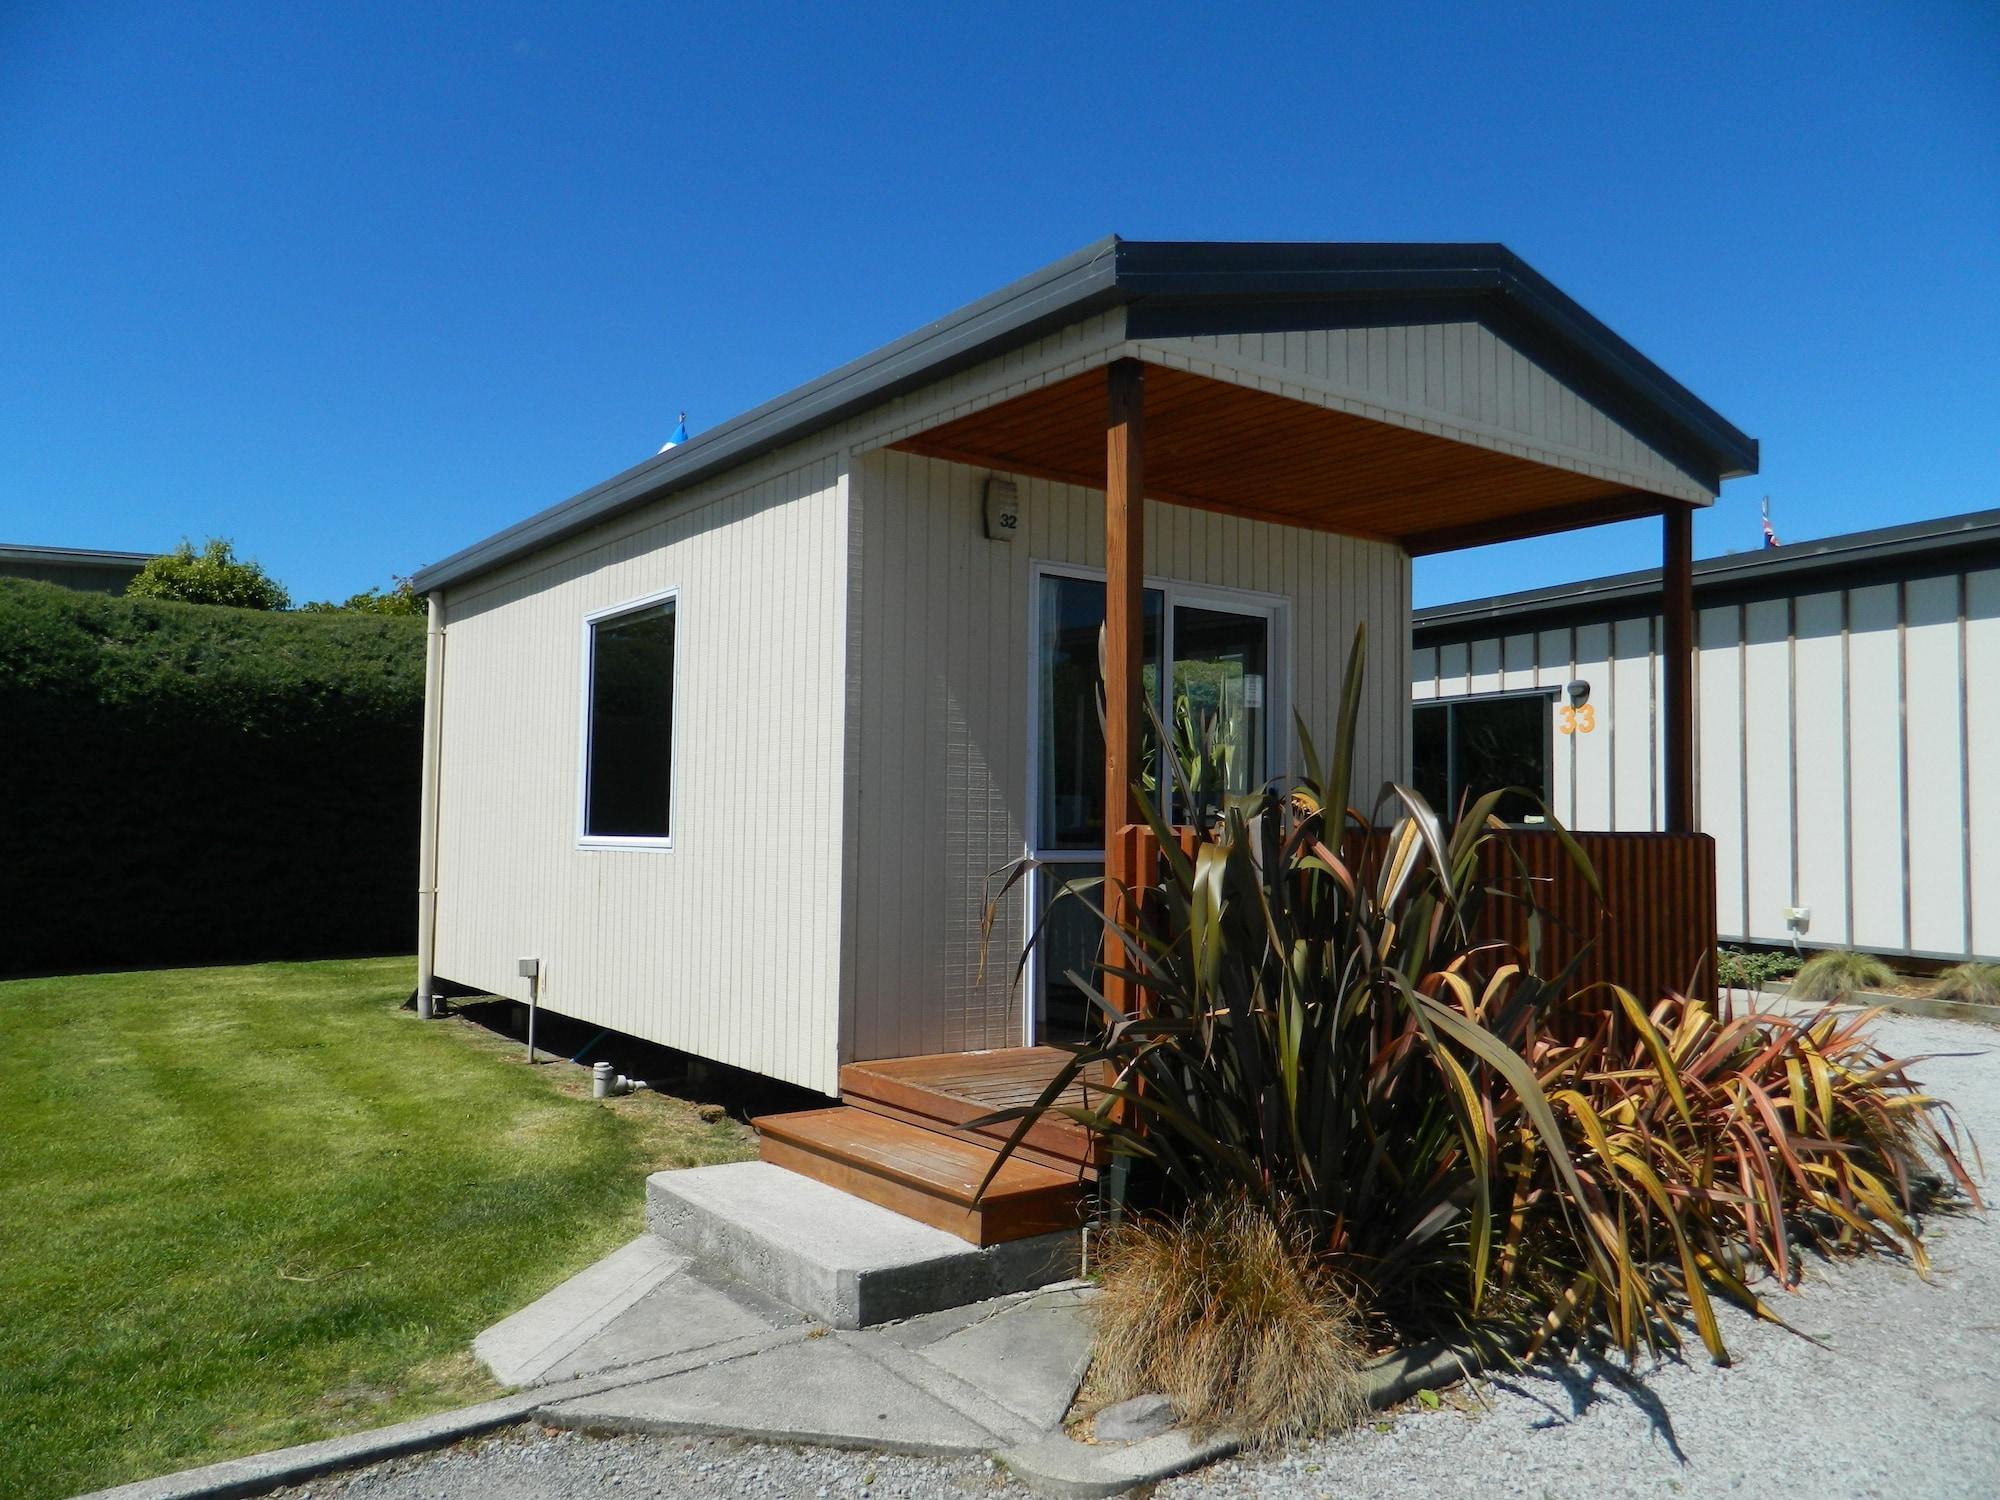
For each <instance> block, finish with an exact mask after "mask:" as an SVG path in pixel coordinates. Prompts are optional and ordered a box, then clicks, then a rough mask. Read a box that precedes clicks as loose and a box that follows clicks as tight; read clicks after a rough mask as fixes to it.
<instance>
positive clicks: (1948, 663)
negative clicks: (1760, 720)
mask: <svg viewBox="0 0 2000 1500" xmlns="http://www.w3.org/2000/svg"><path fill="white" fill-rule="evenodd" d="M1958 586H1959V585H1958V579H1957V578H1955V577H1953V578H1915V579H1912V580H1910V582H1908V583H1906V584H1905V585H1904V586H1903V596H1904V604H1903V607H1904V624H1903V630H1904V653H1903V655H1904V674H1905V675H1904V691H1905V695H1906V696H1905V699H1904V708H1903V755H1904V759H1905V762H1906V763H1907V764H1908V766H1909V778H1910V779H1909V798H1908V803H1909V839H1908V850H1909V856H1908V857H1909V893H1910V894H1909V905H1910V946H1911V947H1912V948H1915V949H1917V950H1918V951H1920V952H1929V953H1962V952H1964V951H1965V950H1966V946H1967V943H1968V942H1969V937H1968V935H1967V933H1966V930H1965V787H1964V783H1963V782H1962V781H1961V780H1960V777H1959V746H1960V743H1961V741H1960V722H1959V713H1960V708H1961V702H1960V694H1959V660H1958Z"/></svg>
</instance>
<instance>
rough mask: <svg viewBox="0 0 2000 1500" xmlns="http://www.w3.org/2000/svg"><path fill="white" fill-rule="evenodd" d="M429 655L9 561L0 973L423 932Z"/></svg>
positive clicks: (396, 941) (371, 627)
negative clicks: (57, 582) (16, 575)
mask: <svg viewBox="0 0 2000 1500" xmlns="http://www.w3.org/2000/svg"><path fill="white" fill-rule="evenodd" d="M423 657H424V634H423V625H422V622H421V621H418V620H413V619H402V618H395V617H386V616H380V615H366V614H349V613H339V614H331V615H299V614H274V613H264V612H259V611H252V610H246V609H218V608H213V607H208V606H202V605H189V604H179V603H172V602H164V601H154V600H145V599H132V598H129V597H128V598H110V597H106V596H103V595H97V594H85V593H80V592H75V591H72V590H69V589H62V588H57V587H55V586H53V585H50V584H42V583H26V582H20V581H15V580H5V579H0V726H4V730H3V731H0V851H4V858H0V972H14V973H21V972H38V971H47V970H65V969H82V968H104V967H118V966H135V967H137V966H148V965H155V964H167V963H199V962H221V961H228V960H240V959H254V958H281V957H310V956H317V955H334V954H353V953H370V952H374V953H381V952H406V951H409V950H410V949H411V948H412V947H413V945H414V942H415V935H414V912H415V903H414V901H413V900H412V892H413V890H414V888H415V876H416V868H417V864H416V862H417V806H418V797H419V792H420V777H421V742H422V724H423Z"/></svg>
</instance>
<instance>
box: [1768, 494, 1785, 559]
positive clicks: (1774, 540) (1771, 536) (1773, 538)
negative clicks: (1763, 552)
mask: <svg viewBox="0 0 2000 1500" xmlns="http://www.w3.org/2000/svg"><path fill="white" fill-rule="evenodd" d="M1764 545H1765V546H1766V547H1776V546H1779V545H1781V544H1780V543H1779V541H1778V533H1777V532H1775V531H1773V530H1772V529H1771V497H1770V496H1769V495H1766V496H1765V497H1764Z"/></svg>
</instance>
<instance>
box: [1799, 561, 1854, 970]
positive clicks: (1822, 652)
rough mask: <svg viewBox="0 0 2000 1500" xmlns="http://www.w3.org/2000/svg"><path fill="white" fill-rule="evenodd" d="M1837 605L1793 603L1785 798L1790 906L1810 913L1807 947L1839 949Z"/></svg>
mask: <svg viewBox="0 0 2000 1500" xmlns="http://www.w3.org/2000/svg"><path fill="white" fill-rule="evenodd" d="M1844 611H1845V601H1844V600H1843V599H1842V598H1841V596H1840V595H1839V594H1837V593H1825V594H1807V595H1804V596H1803V597H1801V598H1800V599H1798V600H1797V601H1796V603H1795V604H1794V605H1793V612H1792V639H1793V645H1792V663H1793V699H1794V702H1795V703H1796V705H1797V722H1796V725H1795V727H1794V743H1795V744H1796V746H1797V766H1798V779H1797V785H1796V787H1795V789H1794V795H1793V799H1792V810H1793V816H1794V817H1795V818H1796V820H1797V821H1796V827H1797V830H1798V854H1797V864H1798V890H1797V892H1796V896H1797V902H1796V904H1797V905H1800V906H1803V907H1805V908H1806V909H1807V910H1808V911H1809V912H1811V914H1812V918H1811V921H1812V926H1811V929H1810V931H1811V935H1812V938H1813V940H1814V941H1815V942H1821V943H1833V944H1845V943H1847V942H1848V941H1849V937H1850V935H1849V933H1848V930H1847V816H1846V809H1847V776H1848V766H1847V736H1846V734H1845V733H1844V732H1843V731H1842V728H1841V725H1842V721H1843V716H1842V713H1841V705H1842V704H1843V703H1844V702H1845V700H1846V695H1847V659H1846V654H1845V653H1844V652H1843V651H1842V649H1841V620H1842V618H1843V616H1844Z"/></svg>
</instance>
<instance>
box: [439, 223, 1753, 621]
mask: <svg viewBox="0 0 2000 1500" xmlns="http://www.w3.org/2000/svg"><path fill="white" fill-rule="evenodd" d="M1113 307H1122V308H1124V309H1125V310H1126V336H1127V337H1128V338H1134V339H1144V338H1171V337H1183V336H1190V335H1198V334H1215V333H1229V332H1236V333H1253V332H1266V333H1268V332H1275V331H1279V330H1295V329H1312V328H1343V327H1345V328H1353V327H1379V326H1387V325H1394V324H1405V323H1419V322H1431V323H1434V322H1457V321H1477V322H1482V323H1485V324H1487V325H1489V326H1491V327H1492V328H1493V330H1494V331H1495V332H1496V333H1498V334H1501V335H1502V336H1504V337H1506V338H1507V339H1509V340H1510V341H1511V342H1513V343H1514V344H1515V345H1516V346H1517V347H1519V348H1520V349H1521V350H1522V352H1523V353H1524V354H1526V355H1528V356H1529V357H1530V358H1532V359H1535V360H1536V361H1538V362H1540V363H1542V364H1544V365H1545V366H1547V367H1548V368H1549V369H1550V371H1551V373H1553V374H1555V375H1557V376H1559V377H1560V378H1562V379H1563V380H1565V381H1567V382H1568V383H1569V384H1570V385H1571V386H1572V387H1573V388H1575V389H1576V390H1577V391H1578V392H1579V393H1581V394H1583V395H1585V396H1586V397H1588V398H1589V399H1591V400H1592V401H1594V402H1596V403H1598V404H1599V405H1601V406H1602V407H1603V408H1604V409H1605V411H1606V412H1607V413H1608V414H1609V415H1611V416H1613V417H1614V418H1616V419H1617V420H1619V421H1621V422H1623V423H1625V424H1626V425H1627V426H1629V427H1630V428H1631V429H1632V430H1633V431H1634V432H1636V433H1637V434H1638V435H1639V436H1641V437H1643V438H1645V439H1646V440H1647V441H1648V442H1650V443H1652V444H1654V446H1656V447H1657V448H1659V449H1660V451H1662V452H1663V453H1666V454H1667V455H1668V456H1669V457H1670V458H1672V459H1673V460H1674V461H1675V462H1676V463H1679V464H1682V465H1684V466H1686V467H1687V468H1688V470H1689V472H1690V473H1693V474H1695V475H1697V476H1698V477H1700V478H1701V479H1703V480H1704V481H1705V482H1707V483H1709V484H1710V486H1711V487H1713V486H1714V485H1716V484H1717V483H1719V481H1720V480H1722V479H1725V478H1730V477H1733V476H1735V475H1738V474H1746V473H1754V472H1755V471H1756V468H1757V443H1756V440H1755V439H1753V438H1750V437H1747V436H1745V435H1744V434H1743V433H1742V432H1741V431H1739V430H1738V429H1737V428H1736V427H1734V426H1732V425H1731V424H1730V423H1729V422H1727V421H1726V420H1724V419H1723V418H1722V417H1721V416H1720V415H1718V414H1717V413H1716V412H1715V411H1714V410H1713V409H1712V408H1710V407H1709V406H1707V405H1706V404H1704V403H1703V402H1702V401H1700V400H1699V399H1698V398H1697V397H1696V396H1695V395H1694V394H1693V393H1692V392H1690V391H1689V390H1688V389H1687V388H1686V387H1685V386H1683V385H1681V384H1680V383H1679V382H1678V381H1676V380H1674V379H1673V378H1672V377H1671V376H1669V375H1668V374H1667V373H1666V372H1665V371H1664V370H1662V369H1661V368H1660V367H1659V366H1658V365H1656V364H1654V363H1653V362H1652V361H1651V360H1649V359H1647V358H1646V357H1645V356H1644V355H1643V354H1641V353H1640V352H1639V351H1638V350H1637V349H1635V348H1633V347H1632V346H1631V345H1630V344H1628V343H1626V342H1625V340H1623V339H1622V338H1620V337H1619V336H1618V335H1617V334H1615V333H1613V332H1612V331H1611V330H1610V329H1609V328H1607V327H1606V326H1605V325H1604V324H1603V323H1601V322H1599V321H1598V320H1597V319H1596V318H1594V317H1592V316H1591V315H1590V314H1589V313H1588V312H1586V311H1584V309H1583V308H1582V307H1580V306H1579V305H1578V304H1577V303H1576V302H1575V301H1574V300H1572V299H1571V298H1570V297H1568V296H1566V295H1565V294H1564V293H1562V292H1561V291H1559V290H1558V289H1557V288H1556V287H1555V285H1554V284H1553V283H1551V282H1550V281H1548V280H1547V279H1546V278H1545V277H1543V276H1541V275H1540V274H1539V273H1537V272H1536V271H1535V270H1533V269H1532V268H1531V267H1530V266H1528V265H1527V263H1526V262H1524V261H1523V260H1521V258H1520V257H1519V256H1517V255H1515V254H1514V253H1513V252H1512V251H1511V250H1509V249H1507V248H1506V247H1505V246H1504V245H1497V244H1319V243H1302V244H1284V243H1261V242H1234V243H1229V242H1206V241H1170V240H1160V241H1142V240H1124V239H1120V238H1118V237H1117V236H1116V235H1113V236H1111V237H1110V238H1108V239H1104V240H1100V241H1098V242H1097V243H1096V244H1094V245H1088V246H1086V247H1085V248H1083V249H1082V250H1079V251H1077V252H1076V253H1075V254H1074V255H1069V256H1066V257H1064V258H1063V259H1062V260H1059V261H1056V262H1055V263H1054V264H1052V265H1049V266H1045V267H1043V268H1042V269H1041V270H1039V271H1037V272H1035V273H1034V274H1033V275H1030V276H1026V277H1023V278H1022V279H1021V280H1019V281H1016V282H1014V283H1013V284H1012V285H1010V286H1006V287H1002V288H1001V289H1000V290H999V291H997V292H994V293H992V294H991V295H989V296H986V297H982V298H980V299H979V300H978V301H977V302H973V303H971V304H969V305H967V306H965V307H962V308H960V309H959V310H958V311H957V312H955V313H952V314H950V315H949V316H948V317H944V318H941V319H939V320H938V321H936V322H934V323H930V324H927V325H926V326H925V327H923V328H920V329H918V330H917V331H916V332H914V333H911V334H908V335H906V336H905V337H903V338H900V339H898V340H896V341H895V342H894V343H892V344H887V345H885V346H883V347H882V348H880V349H877V350H876V351H875V352H874V353H873V354H869V355H866V356H864V357H862V358H861V359H858V360H855V361H854V362H853V363H851V364H847V365H843V366H841V367H840V368H839V369H837V370H834V371H833V372H832V373H830V374H827V375H822V376H820V377H819V378H818V379H817V380H812V381H808V382H807V383H806V384H804V385H802V386H799V387H798V388H797V389H795V390H792V391H789V392H787V393H786V394H785V395H782V396H780V397H778V398H777V399H776V400H773V401H768V402H766V403H765V404H764V405H762V406H759V407H755V408H753V409H752V410H750V411H747V412H745V413H743V414H742V415H741V416H738V417H734V418H732V419H731V420H729V421H727V422H724V423H723V424H722V425H720V426H719V427H715V428H711V429H709V430H708V431H706V432H702V433H700V434H698V435H697V436H695V437H694V438H692V439H690V440H689V441H688V442H686V443H683V444H681V445H680V446H678V447H675V448H672V449H669V450H668V451H667V452H665V453H662V454H659V455H657V456H656V457H654V458H651V459H648V460H647V461H646V462H644V463H641V464H638V465H635V466H634V467H632V468H630V469H627V470H625V471H624V472H623V473H621V474H618V475H615V476H613V477H612V478H611V479H608V480H606V481H605V482H604V483H602V484H599V485H595V486H593V487H592V488H590V489H587V490H585V491H583V492H582V493H581V494H578V495H575V496H572V497H571V498H570V499H568V500H565V501H563V502H562V503H561V504H559V505H555V506H551V507H550V508H549V509H547V510H545V511H542V512H541V513H540V514H538V515H534V516H530V517H529V518H528V519H527V520H525V521H522V522H519V523H518V524H516V525H514V526H510V527H508V528H507V529H506V530H504V531H501V532H497V533H495V534H494V535H493V536H490V537H488V538H487V539H486V540H484V541H482V542H478V543H475V544H474V545H473V546H470V547H467V548H465V549H464V550H463V551H460V552H457V553H454V554H453V555H452V556H450V557H448V558H446V559H444V561H442V562H439V563H434V564H432V565H431V566H429V567H426V568H422V569H420V570H419V571H418V572H417V574H416V577H415V578H414V580H413V583H414V585H415V587H416V588H417V589H418V590H419V591H421V592H429V591H431V590H433V589H438V588H445V587H449V586H450V585H452V584H456V583H461V582H463V581H465V580H466V579H468V578H472V577H474V576H476V575H478V574H480V573H484V572H486V571H488V570H490V569H492V568H495V567H498V566H500V565H501V564H503V563H506V562H509V561H511V560H513V559H515V558H517V557H521V556H524V555H526V554H528V553H530V552H533V551H535V550H537V549H539V548H541V547H544V546H546V545H548V544H549V543H551V542H555V541H558V540H560V539H561V538H563V537H567V536H571V535H574V534H575V533H577V532H579V531H582V530H584V529H585V528H587V527H590V526H594V525H596V524H598V523H599V522H601V521H604V520H607V519H609V518H611V517H613V516H616V515H618V514H620V513H622V512H624V511H626V510H630V509H632V508H634V507H636V506H639V505H644V504H647V503H649V502H651V501H654V500H658V499H660V498H661V497H663V496H666V495H669V494H672V493H673V492H674V491H676V490H679V489H683V488H686V487H687V486H689V485H692V484H695V483H697V482H699V481H700V480H703V479H706V478H708V477H710V476H711V475H714V474H717V473H719V472H722V471H724V470H727V469H729V468H732V467H734V466H736V465H738V464H742V463H745V462H748V461H749V460H751V459H754V458H756V457H758V456H759V455H760V454H763V453H766V452H769V451H771V450H773V449H776V448H778V447H781V446H783V445H785V444H787V443H792V442H796V441H798V440H799V439H801V438H803V437H806V436H808V435H810V434H811V433H813V432H815V431H818V430H820V429H822V428H825V427H829V426H831V425H833V424H834V423H836V422H839V421H841V420H843V419H845V418H847V417H849V416H852V415H854V414H855V413H857V412H861V411H865V410H867V409H868V408H870V407H872V406H876V405H879V404H881V403H882V402H885V401H888V400H890V399H892V398H893V397H895V396H898V395H901V394H903V393H904V392H906V391H910V390H914V389H916V388H918V387H920V386H924V385H928V384H930V383H932V382H934V381H937V380H940V379H943V378H944V377H945V376H947V375H950V374H952V373H954V372H956V371H958V370H961V369H964V368H966V367H967V366H969V365H973V364H976V363H978V362H980V361H982V360H986V359H990V358H992V357H994V356H995V355H998V354H1002V353H1004V352H1006V351H1007V350H1009V349H1012V348H1014V347H1017V346H1019V345H1021V344H1025V343H1027V342H1029V341H1030V340H1032V339H1036V338H1040V337H1041V336H1043V335H1044V334H1046V333H1048V332H1050V331H1052V330H1053V329H1055V328H1058V327H1061V326H1063V325H1064V324H1068V323H1074V322H1077V321H1078V320H1080V319H1083V318H1086V317H1089V316H1091V315H1093V314H1095V313H1099V312H1102V311H1104V310H1106V309H1108V308H1113Z"/></svg>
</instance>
